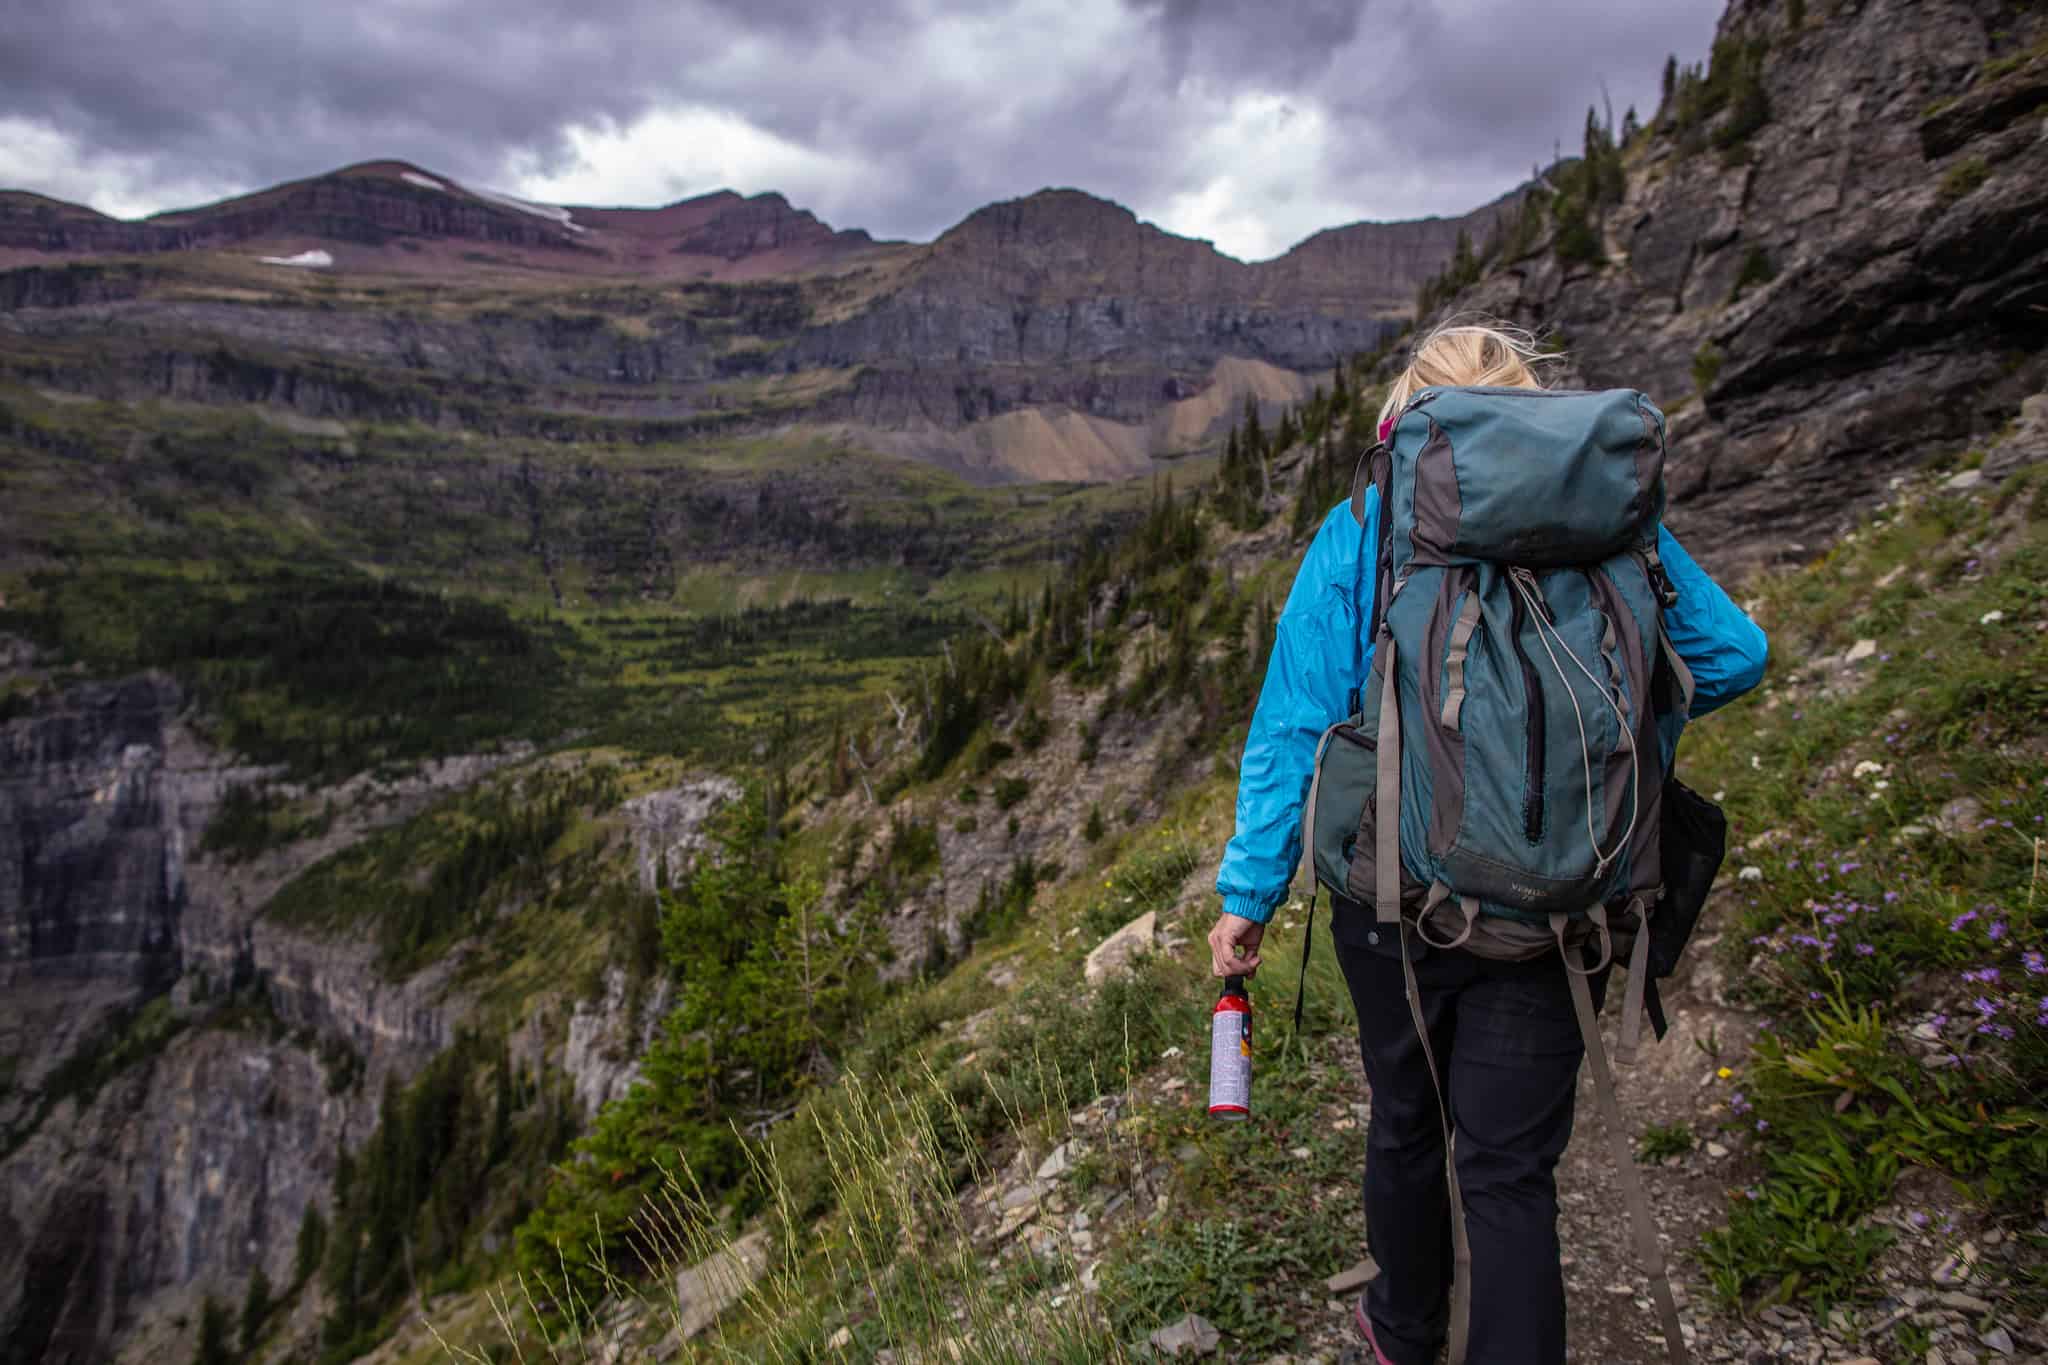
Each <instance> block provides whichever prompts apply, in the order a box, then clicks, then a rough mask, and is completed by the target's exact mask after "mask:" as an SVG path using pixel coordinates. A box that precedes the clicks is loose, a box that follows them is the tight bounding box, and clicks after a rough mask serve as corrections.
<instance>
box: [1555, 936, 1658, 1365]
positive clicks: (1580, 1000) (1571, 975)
mask: <svg viewBox="0 0 2048 1365" xmlns="http://www.w3.org/2000/svg"><path fill="white" fill-rule="evenodd" d="M1565 977H1566V979H1567V980H1569V981H1570V982H1571V991H1572V1010H1573V1012H1574V1013H1576V1014H1577V1015H1578V1016H1579V1037H1580V1038H1581V1039H1583V1040H1584V1041H1585V1044H1586V1057H1587V1060H1589V1061H1591V1062H1592V1063H1593V1090H1594V1093H1595V1094H1597V1095H1598V1096H1599V1098H1600V1114H1601V1117H1602V1118H1603V1119H1604V1120H1605V1121H1606V1124H1607V1136H1608V1139H1609V1141H1610V1142H1612V1144H1613V1147H1614V1164H1615V1166H1616V1167H1617V1168H1618V1172H1617V1173H1618V1174H1619V1176H1620V1178H1621V1194H1622V1199H1623V1200H1624V1201H1625V1202H1626V1203H1627V1204H1628V1221H1629V1226H1630V1228H1631V1229H1633V1231H1634V1232H1635V1238H1636V1254H1637V1255H1638V1256H1639V1257H1641V1258H1642V1262H1643V1269H1644V1270H1645V1271H1646V1272H1647V1273H1648V1274H1649V1277H1650V1297H1652V1298H1654V1299H1655V1300H1656V1301H1657V1316H1658V1317H1659V1318H1660V1319H1662V1321H1663V1324H1664V1349H1665V1353H1666V1355H1667V1356H1668V1357H1669V1359H1670V1361H1671V1365H1687V1356H1686V1351H1685V1335H1684V1333H1683V1332H1681V1331H1680V1330H1679V1326H1678V1304H1677V1303H1676V1302H1675V1301H1674V1300H1673V1299H1672V1297H1671V1278H1670V1276H1669V1275H1667V1274H1666V1273H1665V1270H1664V1248H1663V1247H1662V1246H1661V1245H1659V1244H1658V1241H1657V1223H1656V1220H1655V1219H1654V1218H1653V1217H1652V1216H1651V1214H1650V1201H1649V1199H1648V1198H1647V1197H1646V1196H1645V1195H1644V1194H1643V1180H1642V1176H1641V1175H1640V1174H1638V1173H1637V1171H1636V1163H1635V1157H1634V1156H1633V1154H1631V1153H1630V1151H1629V1149H1628V1132H1627V1130H1626V1129H1624V1128H1623V1127H1622V1126H1621V1103H1620V1101H1618V1100H1617V1099H1616V1098H1615V1096H1614V1073H1613V1072H1611V1071H1609V1070H1608V1069H1607V1053H1606V1050H1605V1049H1604V1048H1602V1047H1601V1045H1600V1025H1599V1023H1598V1021H1596V1020H1595V1019H1594V1017H1593V992H1592V990H1591V989H1590V988H1588V987H1587V985H1586V977H1585V975H1584V974H1582V973H1580V972H1576V971H1573V970H1571V959H1570V958H1569V957H1567V958H1566V959H1565Z"/></svg>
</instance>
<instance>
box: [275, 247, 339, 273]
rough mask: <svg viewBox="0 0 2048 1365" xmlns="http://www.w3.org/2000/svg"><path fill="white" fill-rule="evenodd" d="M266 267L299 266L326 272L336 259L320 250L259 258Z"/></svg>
mask: <svg viewBox="0 0 2048 1365" xmlns="http://www.w3.org/2000/svg"><path fill="white" fill-rule="evenodd" d="M257 259H258V260H260V261H261V262H263V264H265V265H297V266H305V267H307V268H308V269H312V270H325V269H327V268H328V267H329V266H331V265H333V264H334V257H332V256H331V255H329V254H328V253H326V252H324V251H321V250H319V249H317V248H316V249H314V250H312V251H301V252H300V253H299V254H298V255H296V256H259V257H257Z"/></svg>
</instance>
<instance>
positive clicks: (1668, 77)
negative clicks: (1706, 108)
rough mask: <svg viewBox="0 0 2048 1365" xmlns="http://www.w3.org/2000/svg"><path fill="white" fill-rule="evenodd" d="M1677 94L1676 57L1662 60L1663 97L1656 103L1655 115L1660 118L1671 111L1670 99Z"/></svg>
mask: <svg viewBox="0 0 2048 1365" xmlns="http://www.w3.org/2000/svg"><path fill="white" fill-rule="evenodd" d="M1677 93H1678V55H1677V54H1676V53H1673V54H1672V55H1670V56H1668V57H1666V58H1665V59H1664V97H1663V99H1662V100H1660V101H1659V102H1658V105H1657V113H1658V114H1659V115H1660V116H1661V115H1664V114H1667V113H1669V112H1670V111H1671V97H1672V96H1673V95H1675V94H1677Z"/></svg>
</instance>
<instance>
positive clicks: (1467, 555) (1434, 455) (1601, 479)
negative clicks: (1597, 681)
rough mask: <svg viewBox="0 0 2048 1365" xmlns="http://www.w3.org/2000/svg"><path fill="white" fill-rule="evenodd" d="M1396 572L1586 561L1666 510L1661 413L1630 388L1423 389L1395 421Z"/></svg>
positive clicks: (1645, 534)
mask: <svg viewBox="0 0 2048 1365" xmlns="http://www.w3.org/2000/svg"><path fill="white" fill-rule="evenodd" d="M1387 446H1388V449H1389V451H1390V452H1391V469H1390V477H1389V483H1388V492H1387V494H1386V495H1385V496H1386V497H1387V502H1388V507H1389V509H1390V511H1391V524H1390V527H1389V532H1390V539H1391V542H1392V550H1393V554H1394V557H1395V561H1396V562H1395V564H1394V566H1393V567H1394V569H1395V571H1396V572H1397V573H1398V572H1400V571H1401V569H1402V568H1403V567H1404V566H1405V564H1406V563H1407V562H1408V561H1409V560H1411V559H1413V560H1416V561H1419V562H1421V563H1424V564H1454V563H1460V562H1465V561H1469V560H1491V561H1494V562H1497V563H1505V564H1518V565H1523V566H1526V567H1529V568H1547V567H1553V566H1559V565H1567V564H1590V563H1596V562H1598V561H1600V560H1604V559H1607V558H1610V557H1612V556H1614V555H1617V554H1621V553H1624V552H1626V551H1628V550H1631V549H1635V548H1637V547H1639V546H1641V545H1643V544H1644V543H1646V542H1648V541H1650V540H1651V539H1652V538H1654V537H1655V535H1656V533H1657V523H1658V521H1659V520H1660V519H1661V518H1662V516H1663V513H1664V414H1663V413H1662V412H1660V411H1658V409H1657V406H1656V405H1655V404H1654V403H1652V402H1650V400H1649V399H1648V398H1646V397H1644V396H1643V395H1642V394H1641V393H1639V392H1637V391H1636V390H1634V389H1605V390H1597V391H1588V390H1578V389H1510V388H1453V387H1444V386H1437V387H1432V388H1427V389H1423V390H1421V391H1420V392H1418V393H1417V394H1416V395H1415V396H1414V397H1413V398H1412V399H1410V400H1409V402H1408V406H1407V407H1405V408H1403V409H1402V410H1401V413H1400V415H1399V416H1398V417H1396V418H1395V419H1394V426H1393V430H1392V431H1391V432H1390V433H1389V435H1388V438H1387Z"/></svg>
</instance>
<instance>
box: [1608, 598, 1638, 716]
mask: <svg viewBox="0 0 2048 1365" xmlns="http://www.w3.org/2000/svg"><path fill="white" fill-rule="evenodd" d="M1603 615H1604V613H1603ZM1600 658H1601V660H1602V661H1603V662H1605V663H1606V665H1607V692H1608V695H1609V696H1611V697H1613V698H1614V709H1615V710H1616V711H1618V712H1620V713H1621V723H1622V726H1623V728H1624V729H1633V728H1634V727H1635V720H1634V719H1633V718H1632V717H1631V716H1630V715H1629V712H1630V711H1632V710H1634V707H1633V705H1632V704H1631V702H1630V700H1629V695H1628V689H1627V688H1626V687H1624V686H1623V685H1622V677H1623V674H1622V667H1621V644H1620V641H1619V640H1618V639H1617V638H1616V637H1615V634H1614V619H1613V618H1612V617H1607V619H1606V629H1604V630H1603V631H1601V633H1600Z"/></svg>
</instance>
